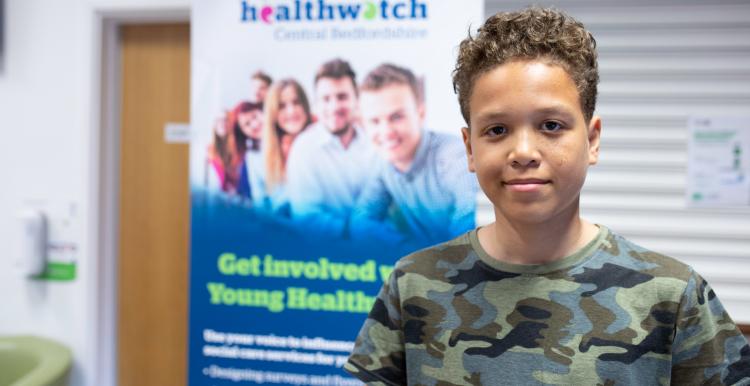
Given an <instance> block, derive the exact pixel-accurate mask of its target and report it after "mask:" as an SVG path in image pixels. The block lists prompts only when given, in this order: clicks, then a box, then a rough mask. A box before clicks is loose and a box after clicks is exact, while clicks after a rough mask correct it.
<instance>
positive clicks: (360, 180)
mask: <svg viewBox="0 0 750 386" xmlns="http://www.w3.org/2000/svg"><path fill="white" fill-rule="evenodd" d="M354 78H355V74H354V71H353V70H352V68H351V66H350V65H349V63H347V62H346V61H344V60H341V59H333V60H331V61H328V62H326V63H324V64H323V65H322V66H321V67H320V69H319V70H318V73H317V75H316V76H315V108H316V112H317V114H318V119H319V121H318V123H316V124H315V125H314V126H313V127H312V128H310V130H306V131H305V132H303V133H302V134H300V136H299V138H297V140H295V141H294V145H293V146H292V150H291V151H290V154H289V161H288V172H287V173H288V178H287V184H288V185H287V187H288V190H289V201H290V204H291V210H292V217H293V218H294V220H295V221H298V222H300V224H302V225H303V226H304V228H305V229H307V230H309V231H311V232H312V233H315V235H314V236H315V237H317V236H326V237H330V238H340V237H345V236H346V235H347V234H348V231H347V228H348V220H349V216H350V214H351V210H352V207H353V206H354V203H355V201H356V199H357V196H358V195H359V192H360V190H361V188H362V185H363V184H364V181H365V179H366V178H367V176H368V171H367V169H366V168H364V167H363V165H368V164H370V163H371V162H372V159H373V155H372V151H371V149H370V144H369V143H368V142H367V140H366V138H364V135H363V134H362V133H361V132H360V130H358V129H357V127H356V125H355V122H356V119H357V107H358V106H357V86H356V84H355V80H354Z"/></svg>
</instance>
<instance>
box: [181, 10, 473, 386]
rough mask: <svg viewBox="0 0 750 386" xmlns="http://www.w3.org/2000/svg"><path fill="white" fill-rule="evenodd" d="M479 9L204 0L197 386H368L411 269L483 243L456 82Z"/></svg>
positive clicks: (196, 21)
mask: <svg viewBox="0 0 750 386" xmlns="http://www.w3.org/2000/svg"><path fill="white" fill-rule="evenodd" d="M482 13H483V1H481V0H472V1H442V0H440V1H438V0H432V1H430V0H405V1H393V0H391V1H389V0H383V1H362V0H360V1H355V0H314V1H313V0H288V1H253V0H244V1H239V0H221V1H218V0H196V1H194V3H193V9H192V44H193V46H192V47H193V51H192V55H193V57H192V99H191V103H192V107H191V127H192V141H191V149H190V152H191V154H190V162H191V165H190V182H191V200H192V207H191V210H192V213H191V215H192V233H191V235H192V236H191V243H192V246H191V256H190V260H191V265H190V322H189V340H190V341H189V384H190V385H191V386H197V385H236V384H238V383H239V384H243V383H246V384H252V383H275V384H295V385H348V384H359V382H357V381H355V379H353V378H351V377H350V376H348V375H347V374H346V373H345V372H344V371H343V370H342V366H343V364H344V362H345V361H346V358H347V356H348V354H349V352H350V350H351V348H352V346H353V344H354V342H353V340H354V338H355V337H356V335H357V333H358V331H359V329H360V327H361V326H362V323H363V322H364V320H365V318H366V317H367V313H368V312H369V311H370V309H371V308H372V306H373V304H374V301H375V296H376V295H377V293H378V290H379V288H380V287H381V285H382V283H383V281H384V280H387V278H388V276H389V275H390V273H391V270H392V269H393V265H394V264H395V263H396V261H397V260H398V259H399V258H400V257H401V256H404V255H406V254H408V253H410V252H413V251H415V250H417V249H420V248H423V247H425V246H428V245H432V244H436V243H439V242H443V241H447V240H449V239H452V238H454V237H456V236H458V235H460V234H462V233H465V232H466V231H468V230H470V229H472V228H473V227H474V225H475V224H474V222H475V213H476V196H477V192H478V187H477V183H476V179H475V177H474V175H473V174H471V173H470V172H469V171H468V168H467V162H466V155H465V150H464V146H463V143H462V141H461V135H460V128H461V127H462V126H464V123H463V119H462V117H461V113H460V109H459V106H458V102H457V98H456V96H455V94H454V92H453V88H452V83H451V72H452V70H453V67H454V65H455V56H456V52H457V46H458V43H459V42H460V41H461V40H462V39H463V38H465V37H466V36H467V33H468V31H469V29H470V28H472V26H473V28H476V26H478V25H479V23H480V22H481V18H482Z"/></svg>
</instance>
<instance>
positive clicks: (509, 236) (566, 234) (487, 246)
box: [477, 208, 599, 264]
mask: <svg viewBox="0 0 750 386" xmlns="http://www.w3.org/2000/svg"><path fill="white" fill-rule="evenodd" d="M560 217H562V218H558V219H556V221H548V222H545V223H543V224H538V223H522V222H512V221H508V220H506V219H505V218H503V217H501V216H500V215H499V214H498V215H496V218H498V219H499V220H497V221H495V222H494V223H492V224H490V225H488V226H486V227H482V228H480V229H479V232H478V235H477V236H478V238H479V242H480V244H481V245H482V248H484V250H485V251H486V252H487V253H488V254H489V255H490V256H492V257H494V258H495V259H498V260H500V261H502V262H505V263H510V264H546V263H551V262H554V261H556V260H559V259H562V258H564V257H566V256H569V255H571V254H573V253H575V252H576V251H577V250H579V249H581V248H583V247H584V246H586V244H588V243H589V242H590V241H591V240H593V239H594V237H596V235H597V234H598V232H599V230H598V227H597V226H596V225H594V224H592V223H590V222H588V221H585V220H583V219H581V218H580V216H579V212H578V209H577V208H576V209H575V211H574V213H572V214H571V215H570V216H565V217H563V216H560Z"/></svg>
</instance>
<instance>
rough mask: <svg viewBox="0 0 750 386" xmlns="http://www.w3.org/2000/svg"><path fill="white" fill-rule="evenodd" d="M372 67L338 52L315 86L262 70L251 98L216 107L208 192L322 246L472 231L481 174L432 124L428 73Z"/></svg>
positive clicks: (393, 242) (411, 241) (419, 241)
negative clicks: (356, 64) (360, 67)
mask: <svg viewBox="0 0 750 386" xmlns="http://www.w3.org/2000/svg"><path fill="white" fill-rule="evenodd" d="M365 70H366V71H367V72H366V73H365V75H364V76H363V77H362V78H360V79H361V80H360V81H358V78H357V73H358V72H357V71H355V69H354V68H352V66H351V65H350V63H349V62H348V61H347V60H345V59H342V58H332V59H330V60H327V61H325V62H323V63H321V64H320V65H319V66H318V67H317V68H316V70H315V72H314V73H315V76H314V79H312V85H313V87H312V89H310V90H305V89H304V88H303V87H302V85H301V84H302V83H301V82H300V81H299V80H296V79H294V78H284V79H281V80H274V79H273V78H272V76H271V74H269V73H267V72H265V69H263V70H257V71H256V72H254V73H253V75H252V76H251V79H250V83H251V84H250V88H249V89H250V93H249V95H248V98H247V100H243V101H238V102H237V104H236V105H235V106H233V107H232V106H230V107H227V108H226V109H224V110H221V111H217V118H216V120H215V123H214V125H213V127H212V129H211V130H212V134H213V136H212V138H213V141H212V143H211V144H210V145H209V147H208V149H207V152H206V169H207V170H206V173H205V174H206V175H207V176H210V177H208V178H206V179H205V185H206V186H205V187H204V188H205V189H206V190H207V191H208V192H209V193H210V194H212V195H218V196H220V197H222V198H223V199H226V200H228V201H230V202H233V203H236V204H237V205H238V206H243V207H246V208H247V207H249V208H251V210H252V212H254V213H255V214H256V215H257V216H258V218H261V219H264V221H269V222H271V223H277V224H285V225H286V226H289V227H290V228H291V229H294V230H296V231H298V232H299V233H300V234H304V235H305V236H307V237H308V238H310V239H314V240H320V241H321V242H326V241H329V240H337V241H343V242H350V243H353V244H355V245H356V244H358V243H366V244H371V245H375V244H378V245H381V246H398V247H399V248H403V249H405V250H406V249H413V248H418V247H421V246H425V245H430V244H434V243H437V242H441V241H445V240H448V239H451V238H453V237H456V236H458V235H460V234H462V233H464V232H466V231H468V230H470V229H472V228H473V227H474V216H475V211H476V208H475V205H476V204H475V202H476V194H477V190H478V186H477V183H476V179H475V178H473V176H471V175H470V173H469V171H468V167H467V161H466V155H465V152H464V149H463V144H462V142H461V140H460V138H459V137H458V136H457V135H450V134H446V133H445V130H434V129H433V128H428V127H425V115H426V114H427V112H426V109H425V103H424V84H423V81H422V80H421V79H420V78H419V77H418V76H417V75H416V74H415V73H414V71H413V70H411V69H410V68H407V67H405V66H401V65H398V64H395V63H390V62H384V63H381V64H379V65H376V66H374V67H373V68H369V69H365Z"/></svg>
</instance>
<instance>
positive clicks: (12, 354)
mask: <svg viewBox="0 0 750 386" xmlns="http://www.w3.org/2000/svg"><path fill="white" fill-rule="evenodd" d="M72 362H73V355H72V354H71V352H70V349H68V348H67V347H65V346H63V345H61V344H60V343H57V342H55V341H52V340H49V339H44V338H39V337H35V336H0V386H67V384H68V373H69V372H70V367H71V365H72Z"/></svg>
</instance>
